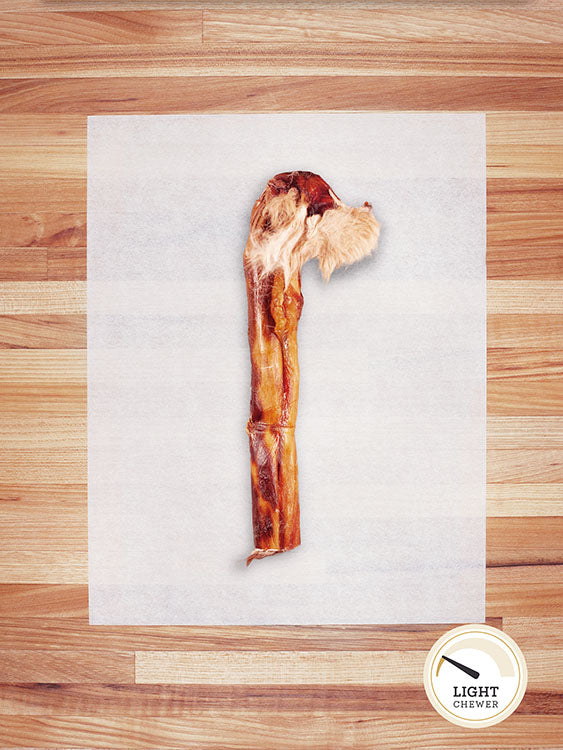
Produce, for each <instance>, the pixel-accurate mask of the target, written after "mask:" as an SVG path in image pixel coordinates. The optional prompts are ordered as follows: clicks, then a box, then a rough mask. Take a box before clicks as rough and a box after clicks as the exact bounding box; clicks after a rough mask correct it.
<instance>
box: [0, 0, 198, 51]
mask: <svg viewBox="0 0 563 750" xmlns="http://www.w3.org/2000/svg"><path fill="white" fill-rule="evenodd" d="M81 5H82V4H79V3H75V4H74V7H75V8H77V10H76V11H75V12H64V11H58V12H28V13H19V14H14V13H0V45H7V44H13V45H45V44H48V45H52V44H80V45H88V44H97V45H100V44H153V43H155V42H164V43H169V42H170V40H171V39H174V40H176V41H181V42H194V41H197V42H200V41H201V35H202V20H203V18H202V16H203V14H202V11H200V10H195V9H194V10H183V11H172V12H171V11H158V10H152V11H151V10H145V11H143V12H140V11H137V12H135V11H122V12H111V11H106V12H97V13H88V12H81V11H80V10H78V8H79V7H81Z"/></svg>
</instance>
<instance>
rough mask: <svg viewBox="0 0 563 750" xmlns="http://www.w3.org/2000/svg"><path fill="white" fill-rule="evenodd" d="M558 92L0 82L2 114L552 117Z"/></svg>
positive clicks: (466, 80) (472, 85)
mask: <svg viewBox="0 0 563 750" xmlns="http://www.w3.org/2000/svg"><path fill="white" fill-rule="evenodd" d="M562 93H563V79H562V78H558V77H548V76H542V77H537V78H536V77H531V78H527V77H518V76H512V77H510V76H503V77H498V78H495V77H490V76H464V77H462V78H458V77H455V76H438V75H437V76H427V77H425V76H412V75H411V76H409V75H401V76H377V75H365V76H359V77H356V76H346V75H338V76H327V75H306V76H288V75H285V74H284V75H279V76H233V77H231V76H228V77H224V76H221V75H218V76H191V75H185V76H173V77H169V78H168V79H167V81H166V86H163V85H162V79H161V78H160V77H156V76H147V77H117V76H115V77H96V78H72V77H66V78H64V77H62V78H58V77H51V78H37V77H35V78H25V79H18V78H12V79H5V80H1V81H0V114H29V115H32V114H33V115H37V114H43V113H61V114H63V113H67V112H73V113H77V114H83V115H86V114H92V115H94V114H127V113H138V114H151V113H159V112H160V113H162V112H166V113H169V114H173V113H183V112H264V111H271V110H276V111H295V110H298V111H305V110H312V109H326V107H327V103H330V105H329V106H330V109H333V110H348V109H353V110H359V111H371V110H436V111H450V110H470V111H482V110H500V111H525V112H533V111H547V112H553V111H556V112H557V111H559V110H560V107H561V96H562ZM41 210H44V209H41ZM61 210H62V209H61ZM67 210H74V209H67Z"/></svg>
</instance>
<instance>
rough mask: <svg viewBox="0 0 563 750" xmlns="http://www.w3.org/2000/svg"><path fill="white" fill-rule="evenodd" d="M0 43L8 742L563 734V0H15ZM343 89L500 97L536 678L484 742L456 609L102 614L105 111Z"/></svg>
mask: <svg viewBox="0 0 563 750" xmlns="http://www.w3.org/2000/svg"><path fill="white" fill-rule="evenodd" d="M0 50H1V52H0V54H1V56H2V66H1V72H0V413H1V414H2V418H1V419H0V529H1V532H0V536H1V539H0V736H1V737H2V741H1V743H0V744H2V747H16V746H19V747H22V746H23V747H38V748H48V747H84V748H93V747H96V748H123V749H125V748H127V750H130V748H145V747H148V746H150V747H194V748H196V747H197V748H205V747H208V748H214V750H216V749H217V748H219V747H220V748H226V749H227V748H233V749H234V748H237V749H238V750H240V749H241V748H245V750H247V749H248V750H251V749H252V748H256V750H267V749H268V748H275V750H284V748H288V749H289V748H291V750H297V748H308V750H309V749H311V748H312V749H313V750H314V749H315V748H319V749H320V748H323V750H325V748H328V747H331V748H332V747H338V748H340V747H342V748H344V747H354V748H359V749H360V750H361V748H370V750H371V748H373V747H376V746H377V747H386V748H387V747H388V748H391V749H392V748H397V749H399V748H401V749H403V748H407V747H409V748H410V747H416V748H428V749H432V750H434V748H437V747H439V748H443V749H444V750H446V748H454V747H459V748H470V747H478V748H495V749H496V748H513V749H515V750H516V749H517V750H524V748H527V747H534V748H551V750H554V748H556V747H559V746H560V744H561V742H560V735H561V715H562V714H563V697H562V696H563V691H562V685H561V677H560V675H561V673H562V671H563V664H562V652H563V642H562V638H561V632H562V630H561V624H562V622H563V611H562V602H563V583H562V578H561V570H562V569H563V567H562V565H563V547H562V543H561V539H562V538H563V528H562V526H561V523H562V519H563V478H562V477H563V474H562V471H563V470H562V461H561V455H562V451H561V448H562V445H561V443H562V442H563V428H562V419H563V411H562V409H563V390H562V384H563V358H562V356H561V343H562V340H563V322H562V320H561V315H562V313H563V309H562V308H563V302H562V300H563V293H562V292H563V283H562V277H563V276H562V272H563V252H562V247H563V228H562V221H561V217H562V216H563V113H562V111H561V102H562V101H563V76H562V71H563V64H562V63H563V54H562V53H563V22H562V16H561V13H559V12H558V9H557V8H555V7H554V5H553V3H551V2H549V1H548V0H526V2H525V3H518V4H514V3H508V2H504V1H502V2H498V0H483V2H480V3H479V4H474V3H464V2H460V1H459V0H456V1H455V2H450V3H445V2H443V0H428V2H426V3H419V4H416V6H415V5H413V4H412V3H407V2H401V3H393V4H391V3H388V2H381V0H380V1H379V2H375V3H357V2H355V0H354V1H353V2H346V1H344V2H342V3H340V4H339V6H338V7H337V6H335V5H334V4H332V3H328V2H324V3H319V4H317V5H315V7H313V6H312V4H311V3H308V2H306V0H293V2H291V1H290V2H288V3H286V4H284V5H283V7H282V6H281V5H280V4H279V3H274V2H267V1H266V2H264V0H261V1H260V2H255V0H247V2H246V3H245V7H235V5H234V4H233V3H232V2H228V1H227V0H225V1H224V2H222V3H221V2H220V1H219V0H218V2H214V3H211V4H210V3H205V2H198V1H197V0H57V2H56V3H50V2H45V0H18V2H16V1H15V0H0ZM327 107H329V108H330V109H334V110H347V109H354V110H361V111H370V110H403V111H405V110H406V111H408V110H431V111H434V110H440V111H447V110H456V109H458V110H465V111H467V110H473V111H479V110H482V111H486V112H487V212H488V214H487V234H488V237H487V268H488V278H489V283H488V317H489V325H488V335H489V338H488V347H489V348H488V362H487V375H488V426H487V428H488V439H487V447H488V470H487V475H488V476H487V479H488V484H487V514H488V523H487V563H488V569H487V591H486V595H487V616H488V622H489V624H492V625H494V626H496V627H502V628H504V629H506V630H507V632H509V633H510V634H512V635H513V636H514V637H515V638H516V640H517V641H518V642H519V643H520V645H521V646H522V647H523V649H524V651H525V654H526V658H527V659H528V666H529V670H530V685H529V687H528V691H527V693H526V696H525V698H524V701H523V702H522V704H521V705H520V707H519V708H518V710H517V712H516V714H515V715H514V716H512V717H511V718H510V719H509V720H508V721H506V722H504V723H503V724H501V725H499V726H497V727H493V728H490V729H487V730H481V731H480V732H478V733H473V732H471V731H469V730H464V729H461V728H458V727H454V726H453V725H449V724H448V723H447V722H445V721H443V720H442V719H441V718H440V717H439V716H437V714H435V712H434V711H433V710H432V708H431V707H430V705H429V703H428V701H427V699H426V696H425V694H424V690H423V688H422V683H421V679H420V665H421V663H422V661H423V659H424V656H425V653H426V652H427V649H428V648H429V647H430V645H431V644H432V643H433V642H434V640H435V639H436V638H437V637H438V636H439V635H441V634H442V633H443V632H445V630H447V629H448V628H449V627H450V626H448V625H422V626H380V625H379V626H378V625H370V626H323V627H268V628H248V627H247V628H245V627H231V628H204V627H156V628H139V627H130V628H123V627H99V626H90V625H89V624H88V589H87V585H86V584H87V539H86V525H87V502H86V474H85V468H86V464H85V461H86V359H85V350H84V346H85V313H86V309H85V302H86V299H85V279H86V128H87V120H86V115H89V114H105V113H152V112H155V113H174V112H221V111H224V112H229V111H240V112H256V111H293V110H297V111H306V110H311V109H326V108H327ZM135 659H136V660H137V669H138V673H139V674H138V676H139V677H140V678H141V679H146V680H149V681H151V680H166V681H167V683H165V684H134V682H133V680H134V678H135V674H134V660H135ZM185 680H188V681H191V680H195V681H196V682H194V683H193V684H174V683H180V682H182V681H185ZM2 681H3V683H4V684H2ZM284 681H285V683H284ZM288 681H289V682H291V683H292V684H287V683H288ZM358 681H360V682H363V684H357V682H358ZM203 682H208V683H215V684H202V683H203ZM241 682H243V683H245V682H246V683H247V684H240V683H241ZM277 682H279V683H284V684H276V683H277ZM376 683H377V684H376Z"/></svg>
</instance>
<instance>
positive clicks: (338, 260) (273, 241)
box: [245, 188, 379, 282]
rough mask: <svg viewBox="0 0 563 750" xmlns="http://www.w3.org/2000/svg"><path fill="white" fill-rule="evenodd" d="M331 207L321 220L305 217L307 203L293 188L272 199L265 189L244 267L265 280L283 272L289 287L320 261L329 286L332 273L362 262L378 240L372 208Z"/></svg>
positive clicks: (253, 221) (337, 204)
mask: <svg viewBox="0 0 563 750" xmlns="http://www.w3.org/2000/svg"><path fill="white" fill-rule="evenodd" d="M331 194H332V193H331ZM334 202H335V207H334V208H328V209H326V210H325V211H324V213H323V214H322V215H319V214H314V215H313V216H307V209H308V206H307V203H306V201H305V199H304V197H303V196H302V195H301V194H300V193H299V191H298V190H297V189H296V188H291V189H290V190H289V191H288V192H287V193H279V194H274V195H272V194H271V191H269V190H268V188H266V190H265V191H264V193H263V194H262V195H261V196H260V198H259V199H258V200H257V201H256V204H255V205H254V209H253V211H252V216H251V220H250V234H249V237H248V242H247V245H246V250H245V260H246V262H247V263H249V264H253V265H255V266H256V267H257V268H258V269H259V270H260V273H261V274H263V275H265V274H268V273H271V272H272V271H275V270H279V269H283V271H284V275H285V279H286V282H288V281H289V279H290V278H291V277H292V276H293V275H294V274H295V273H296V272H297V271H299V270H300V269H301V267H302V266H303V265H304V264H305V263H306V262H307V261H308V260H311V259H312V258H318V261H319V268H320V270H321V273H322V275H323V277H324V278H325V279H326V280H327V281H328V279H329V278H330V276H331V274H332V272H333V271H334V270H335V269H336V268H339V267H340V266H343V265H348V264H350V263H355V262H356V261H358V260H361V259H362V258H365V257H366V256H367V255H369V254H370V253H371V252H372V251H373V250H375V248H376V246H377V240H378V237H379V223H378V222H377V221H376V219H375V217H374V216H373V214H372V212H371V206H369V205H368V204H366V205H364V206H362V207H361V208H352V207H350V206H346V205H345V204H344V203H342V202H341V201H340V200H338V199H337V198H335V201H334Z"/></svg>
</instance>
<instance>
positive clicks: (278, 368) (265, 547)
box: [244, 172, 379, 565]
mask: <svg viewBox="0 0 563 750" xmlns="http://www.w3.org/2000/svg"><path fill="white" fill-rule="evenodd" d="M378 235H379V224H378V223H377V221H376V220H375V218H374V216H373V214H372V213H371V206H370V205H369V203H365V204H364V205H363V206H362V207H361V208H351V207H349V206H346V205H344V203H342V201H341V200H340V199H339V198H338V197H337V196H336V195H335V193H334V192H333V191H332V189H331V188H330V187H329V185H327V183H326V182H325V181H324V180H323V179H322V178H321V177H319V176H318V175H316V174H313V173H312V172H285V173H283V174H278V175H276V176H275V177H274V178H273V179H271V180H270V181H269V182H268V185H267V186H266V189H265V190H264V192H263V193H262V195H261V196H260V198H258V200H257V201H256V203H255V204H254V208H253V209H252V215H251V218H250V233H249V236H248V242H247V244H246V249H245V251H244V270H245V276H246V289H247V295H248V338H249V344H250V360H251V367H252V382H251V399H250V419H249V420H248V424H247V432H248V436H249V439H250V465H251V483H252V520H253V527H254V545H255V549H254V551H253V552H252V554H251V555H250V556H249V557H248V559H247V565H248V564H249V563H250V562H251V561H252V560H254V559H255V558H262V557H267V556H269V555H275V554H276V553H278V552H285V551H287V550H290V549H293V548H294V547H297V546H298V545H299V544H300V541H301V539H300V531H299V494H298V488H297V454H296V448H295V420H296V417H297V401H298V393H299V364H298V360H297V324H298V322H299V317H300V315H301V308H302V306H303V297H302V294H301V267H302V266H303V264H304V263H306V262H307V261H308V260H310V259H312V258H318V262H319V267H320V270H321V273H322V275H323V276H324V278H325V279H326V280H327V281H328V279H329V278H330V275H331V273H332V272H333V271H334V269H335V268H338V267H339V266H342V265H345V264H349V263H354V262H355V261H357V260H360V259H361V258H363V257H365V256H366V255H369V253H370V252H371V251H372V250H373V249H374V248H375V246H376V244H377V238H378Z"/></svg>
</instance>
